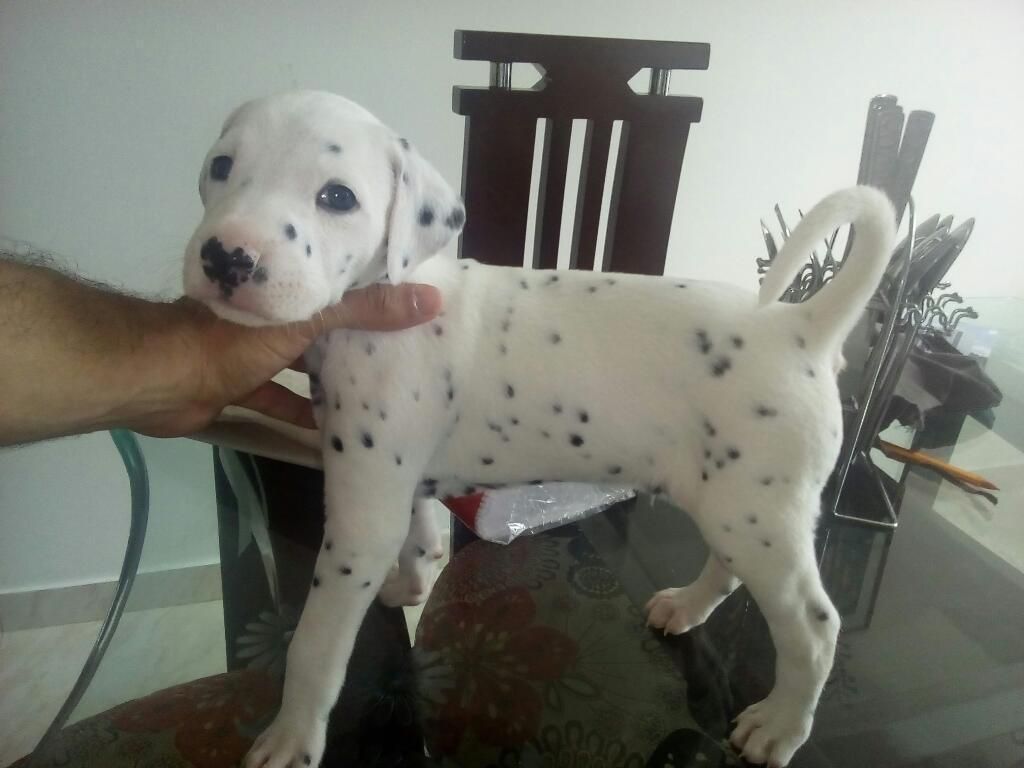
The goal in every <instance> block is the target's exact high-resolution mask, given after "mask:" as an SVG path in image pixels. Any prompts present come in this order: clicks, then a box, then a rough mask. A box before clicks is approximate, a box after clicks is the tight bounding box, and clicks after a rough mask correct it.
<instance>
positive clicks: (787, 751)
mask: <svg viewBox="0 0 1024 768" xmlns="http://www.w3.org/2000/svg"><path fill="white" fill-rule="evenodd" d="M717 501H719V502H720V503H719V504H718V505H717V507H714V513H713V516H711V515H708V516H704V515H701V517H700V519H699V520H698V524H699V525H700V527H701V530H702V532H703V533H704V537H705V539H706V540H707V541H708V544H709V546H710V547H711V548H712V549H713V550H714V551H715V553H716V554H717V555H718V557H720V558H721V559H722V561H723V563H724V564H725V565H726V566H727V567H728V568H729V569H730V570H731V571H733V572H734V573H735V574H736V575H737V576H738V577H739V578H740V579H742V581H743V583H744V584H745V585H746V586H747V589H748V590H749V591H750V594H751V596H752V597H753V599H754V601H755V602H756V603H757V605H758V607H759V608H760V610H761V613H762V614H763V615H764V618H765V620H766V621H767V623H768V628H769V631H770V632H771V636H772V640H773V642H774V644H775V650H776V668H775V685H774V687H773V688H772V690H771V692H770V693H769V694H768V696H767V697H766V698H765V699H764V700H763V701H760V702H758V703H756V704H754V705H752V706H750V707H748V708H747V709H746V710H744V712H743V713H741V714H740V716H739V717H738V718H737V725H736V728H735V730H734V731H733V733H732V735H731V737H730V739H731V741H732V743H733V744H734V745H735V746H736V747H737V748H738V749H741V750H742V751H743V756H744V757H745V758H746V759H747V760H749V761H751V762H756V763H765V762H766V763H768V764H769V765H771V766H784V765H786V764H787V763H788V762H789V760H790V759H791V758H792V756H793V753H794V752H795V751H796V750H797V748H798V747H800V745H801V744H803V743H804V741H806V740H807V737H808V736H809V735H810V729H811V722H812V718H813V715H814V710H815V707H816V706H817V703H818V698H819V697H820V695H821V690H822V688H823V687H824V685H825V682H826V680H827V679H828V674H829V671H830V670H831V668H832V660H833V656H834V654H835V645H836V637H837V636H838V633H839V616H838V613H837V611H836V610H835V608H834V607H833V605H832V602H831V601H830V600H829V598H828V595H827V594H826V593H825V590H824V587H823V586H822V584H821V577H820V575H819V573H818V568H817V563H816V561H815V557H814V537H813V521H814V518H815V512H816V510H815V508H814V501H812V500H810V499H809V500H807V501H801V500H798V499H785V500H783V499H778V500H772V502H771V504H772V506H773V507H775V510H774V511H773V512H771V513H769V514H765V513H763V512H762V513H761V514H759V515H756V516H755V515H752V514H751V513H750V512H749V510H742V511H740V510H736V509H735V506H732V507H730V506H729V498H728V497H727V496H723V495H720V496H719V498H718V499H717ZM730 510H731V511H730ZM751 520H754V521H755V522H750V521H751Z"/></svg>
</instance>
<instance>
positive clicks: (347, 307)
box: [132, 285, 441, 437]
mask: <svg viewBox="0 0 1024 768" xmlns="http://www.w3.org/2000/svg"><path fill="white" fill-rule="evenodd" d="M175 307H176V309H177V311H180V312H181V313H182V316H183V318H184V320H185V321H184V322H182V323H181V327H180V328H178V329H177V331H176V332H175V333H174V337H175V339H176V340H177V341H178V342H183V343H178V344H173V345H171V347H170V349H171V350H173V352H172V357H171V358H170V359H168V361H167V363H168V370H169V371H170V373H169V375H171V376H172V380H173V381H174V382H177V384H176V386H175V389H176V390H177V391H178V392H179V393H181V394H180V396H178V397H172V398H169V404H168V405H167V406H165V407H160V408H158V409H155V410H154V411H153V412H150V413H147V414H140V416H139V419H138V420H137V423H136V424H134V425H133V427H132V428H133V429H135V430H136V431H139V432H142V433H144V434H148V435H152V436H155V437H174V436H180V435H188V434H192V433H194V432H196V431H198V430H200V429H202V428H204V427H206V426H208V425H209V424H210V423H211V422H212V421H213V420H214V419H216V418H217V416H218V415H219V414H220V412H221V411H222V410H223V409H224V408H225V406H228V405H240V406H243V407H245V408H250V409H252V410H254V411H258V412H260V413H263V414H265V415H267V416H270V417H272V418H275V419H280V420H282V421H285V422H289V423H291V424H295V425H298V426H300V427H306V428H309V429H312V428H315V423H314V421H313V412H312V408H311V406H310V402H309V400H308V399H306V398H304V397H301V396H300V395H297V394H295V393H294V392H292V391H291V390H290V389H288V388H287V387H284V386H282V385H280V384H277V383H276V382H273V381H271V378H272V377H274V376H275V375H277V374H278V373H280V372H281V371H282V370H284V369H285V368H294V369H296V370H303V369H304V366H303V364H302V360H301V356H302V353H303V352H305V350H306V348H307V347H308V346H309V345H310V344H311V343H312V342H313V340H314V339H315V338H316V337H317V336H319V335H321V334H322V333H324V332H326V331H329V330H332V329H335V328H358V329H363V330H377V331H391V330H400V329H403V328H409V327H412V326H415V325H419V324H420V323H424V322H427V321H428V320H431V319H432V318H433V317H435V316H436V315H437V313H438V312H439V311H440V309H441V295H440V293H439V292H438V291H437V289H436V288H433V287H431V286H426V285H399V286H386V285H373V286H370V287H369V288H364V289H362V290H357V291H350V292H349V293H347V294H346V295H345V297H344V299H343V300H342V301H341V303H339V304H336V305H334V306H331V307H328V308H327V309H325V310H324V311H323V312H322V313H320V314H319V315H318V316H317V317H316V318H314V319H313V320H310V321H306V322H301V323H289V324H287V325H276V326H263V327H248V326H242V325H237V324H235V323H230V322H228V321H226V320H223V319H221V318H219V317H217V316H216V315H214V314H213V313H212V312H211V311H210V310H209V309H208V308H206V307H205V306H204V305H202V304H199V303H198V302H195V301H192V300H191V299H183V300H181V301H179V302H177V303H176V304H175Z"/></svg>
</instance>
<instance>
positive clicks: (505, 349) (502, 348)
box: [498, 342, 508, 355]
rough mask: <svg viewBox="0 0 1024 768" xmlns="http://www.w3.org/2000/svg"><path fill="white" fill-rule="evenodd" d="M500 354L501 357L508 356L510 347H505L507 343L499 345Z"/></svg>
mask: <svg viewBox="0 0 1024 768" xmlns="http://www.w3.org/2000/svg"><path fill="white" fill-rule="evenodd" d="M498 354H499V355H507V354H508V347H507V346H505V342H501V343H500V344H499V345H498Z"/></svg>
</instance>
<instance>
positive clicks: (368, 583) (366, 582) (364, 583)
mask: <svg viewBox="0 0 1024 768" xmlns="http://www.w3.org/2000/svg"><path fill="white" fill-rule="evenodd" d="M368 586H370V582H368V581H364V582H363V589H366V588H367V587H368Z"/></svg>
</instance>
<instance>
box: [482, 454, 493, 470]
mask: <svg viewBox="0 0 1024 768" xmlns="http://www.w3.org/2000/svg"><path fill="white" fill-rule="evenodd" d="M480 463H481V464H483V465H484V466H485V467H489V466H491V464H493V463H494V459H492V458H491V457H490V456H481V457H480Z"/></svg>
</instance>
